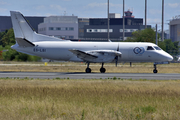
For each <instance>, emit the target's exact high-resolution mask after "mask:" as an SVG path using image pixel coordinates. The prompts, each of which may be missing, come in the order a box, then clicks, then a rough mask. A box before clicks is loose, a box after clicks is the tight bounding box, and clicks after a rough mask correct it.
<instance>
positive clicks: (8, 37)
mask: <svg viewBox="0 0 180 120" xmlns="http://www.w3.org/2000/svg"><path fill="white" fill-rule="evenodd" d="M15 43H16V42H15V38H14V31H13V29H9V30H8V31H7V33H6V34H5V35H4V36H3V38H2V39H1V45H2V46H3V47H5V46H6V45H13V44H15Z"/></svg>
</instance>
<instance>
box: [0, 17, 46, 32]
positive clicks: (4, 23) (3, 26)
mask: <svg viewBox="0 0 180 120" xmlns="http://www.w3.org/2000/svg"><path fill="white" fill-rule="evenodd" d="M25 18H26V20H27V21H28V22H29V23H30V25H31V26H32V28H33V29H34V30H35V31H36V32H38V24H39V23H42V22H43V19H44V17H36V16H28V17H25ZM10 28H12V22H11V17H10V16H0V32H3V31H5V30H8V29H10Z"/></svg>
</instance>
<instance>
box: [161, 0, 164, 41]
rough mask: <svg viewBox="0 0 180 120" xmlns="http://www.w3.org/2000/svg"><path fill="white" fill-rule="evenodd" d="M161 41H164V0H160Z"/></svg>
mask: <svg viewBox="0 0 180 120" xmlns="http://www.w3.org/2000/svg"><path fill="white" fill-rule="evenodd" d="M161 34H162V35H161V36H162V41H164V0H162V33H161Z"/></svg>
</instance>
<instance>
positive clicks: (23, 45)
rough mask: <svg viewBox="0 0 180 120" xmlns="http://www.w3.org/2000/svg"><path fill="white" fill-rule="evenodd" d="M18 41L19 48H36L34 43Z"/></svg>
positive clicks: (24, 40)
mask: <svg viewBox="0 0 180 120" xmlns="http://www.w3.org/2000/svg"><path fill="white" fill-rule="evenodd" d="M16 41H17V43H18V45H19V46H21V47H33V46H35V45H34V44H33V43H31V42H29V41H28V40H26V39H25V38H16Z"/></svg>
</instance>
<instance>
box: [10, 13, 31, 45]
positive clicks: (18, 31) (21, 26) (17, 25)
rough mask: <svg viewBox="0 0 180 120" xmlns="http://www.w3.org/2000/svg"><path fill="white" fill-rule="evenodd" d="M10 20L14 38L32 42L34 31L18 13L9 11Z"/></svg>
mask: <svg viewBox="0 0 180 120" xmlns="http://www.w3.org/2000/svg"><path fill="white" fill-rule="evenodd" d="M11 20H12V25H13V29H14V35H15V38H16V39H17V38H19V39H25V40H28V41H30V42H33V34H34V31H33V29H32V28H31V27H30V25H29V24H28V22H27V21H26V19H25V18H24V16H23V15H22V14H21V13H20V12H16V11H11Z"/></svg>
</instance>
